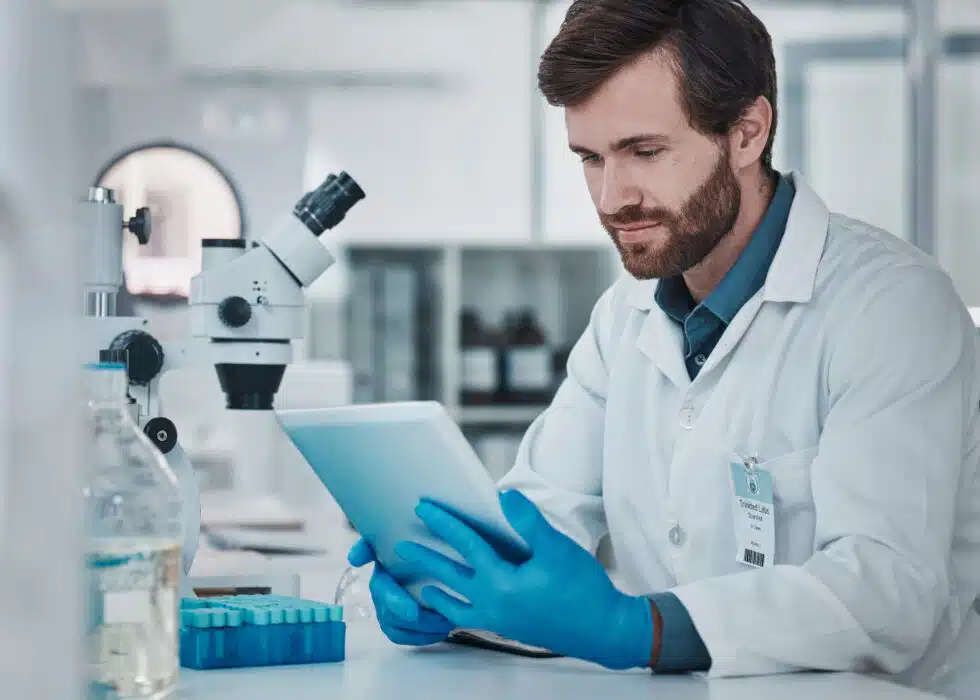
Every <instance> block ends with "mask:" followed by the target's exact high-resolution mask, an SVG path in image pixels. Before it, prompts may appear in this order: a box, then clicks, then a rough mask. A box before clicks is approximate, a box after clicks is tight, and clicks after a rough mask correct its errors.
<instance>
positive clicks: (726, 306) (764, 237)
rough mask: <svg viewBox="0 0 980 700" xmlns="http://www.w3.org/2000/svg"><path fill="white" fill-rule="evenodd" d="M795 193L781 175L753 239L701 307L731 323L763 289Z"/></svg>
mask: <svg viewBox="0 0 980 700" xmlns="http://www.w3.org/2000/svg"><path fill="white" fill-rule="evenodd" d="M795 194H796V193H795V190H794V189H793V183H792V182H790V181H789V179H787V178H786V177H783V176H780V177H779V182H778V184H777V185H776V191H775V192H774V193H773V196H772V201H770V202H769V207H768V208H767V209H766V213H765V215H764V216H763V217H762V221H761V222H759V226H758V228H756V230H755V233H753V234H752V238H750V239H749V242H748V244H747V245H746V246H745V249H744V250H743V251H742V253H741V255H739V256H738V260H736V261H735V264H734V265H733V266H732V269H731V270H729V271H728V273H727V274H726V275H725V276H724V277H722V279H721V282H719V283H718V286H717V287H715V288H714V289H713V290H712V291H711V293H710V294H709V295H708V298H707V299H705V300H704V306H705V307H706V308H707V309H708V310H709V311H711V313H713V314H714V315H715V316H717V317H718V318H719V319H720V320H721V321H723V322H724V323H726V324H728V323H731V322H732V319H734V318H735V314H737V313H738V310H739V309H741V308H742V306H744V305H745V302H747V301H748V300H749V299H751V298H752V297H753V296H754V295H755V293H756V292H758V291H759V290H760V289H762V285H763V284H764V283H765V281H766V275H767V274H768V273H769V266H770V265H771V264H772V260H773V258H775V257H776V251H777V250H779V243H780V241H781V240H782V238H783V232H784V231H785V230H786V221H787V220H788V219H789V212H790V208H791V207H792V206H793V197H794V195H795Z"/></svg>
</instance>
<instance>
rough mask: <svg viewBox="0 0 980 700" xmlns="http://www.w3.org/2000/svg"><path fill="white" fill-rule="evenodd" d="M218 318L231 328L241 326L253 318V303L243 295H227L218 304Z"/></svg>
mask: <svg viewBox="0 0 980 700" xmlns="http://www.w3.org/2000/svg"><path fill="white" fill-rule="evenodd" d="M218 318H220V319H221V322H222V323H223V324H225V325H226V326H228V327H229V328H241V327H242V326H244V325H245V324H246V323H248V322H249V321H250V320H251V319H252V305H251V304H249V303H248V300H247V299H243V298H242V297H226V298H225V299H222V300H221V303H220V304H218Z"/></svg>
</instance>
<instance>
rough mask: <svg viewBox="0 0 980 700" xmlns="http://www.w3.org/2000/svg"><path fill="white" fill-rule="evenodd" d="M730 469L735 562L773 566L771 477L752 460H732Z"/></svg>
mask: <svg viewBox="0 0 980 700" xmlns="http://www.w3.org/2000/svg"><path fill="white" fill-rule="evenodd" d="M730 466H731V472H732V493H733V498H734V502H733V504H732V515H733V516H734V518H735V559H736V561H737V562H738V563H739V564H747V565H748V566H751V567H754V568H757V569H762V568H764V567H767V566H772V558H773V554H774V550H775V548H776V545H775V541H776V533H775V520H774V514H773V511H774V508H773V504H772V475H771V474H770V473H769V472H768V471H766V470H765V469H760V468H759V467H758V466H756V463H755V460H754V459H743V458H741V457H733V458H732V461H731V465H730Z"/></svg>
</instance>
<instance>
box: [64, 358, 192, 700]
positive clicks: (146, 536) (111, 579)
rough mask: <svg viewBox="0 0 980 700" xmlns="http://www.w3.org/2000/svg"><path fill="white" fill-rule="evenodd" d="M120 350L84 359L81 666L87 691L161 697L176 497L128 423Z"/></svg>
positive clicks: (168, 666) (172, 664) (167, 669)
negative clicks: (90, 360)
mask: <svg viewBox="0 0 980 700" xmlns="http://www.w3.org/2000/svg"><path fill="white" fill-rule="evenodd" d="M124 358H125V355H124V354H122V355H120V354H119V353H116V352H115V351H104V352H103V353H102V354H101V355H100V361H99V362H98V363H96V364H91V365H88V366H87V367H86V372H85V379H86V387H85V388H86V391H87V399H88V407H89V411H88V416H87V418H88V429H89V432H88V434H89V436H90V438H89V439H90V445H89V450H90V451H89V457H90V460H89V469H88V473H87V474H86V480H85V491H84V496H85V509H84V513H85V566H86V571H85V580H86V582H87V591H88V611H87V612H88V615H87V626H86V639H85V644H86V649H85V652H86V669H87V673H88V681H89V683H88V688H89V697H90V698H100V699H102V698H105V699H110V698H112V699H114V698H161V697H165V696H167V695H168V694H169V693H170V692H171V691H172V690H174V688H175V687H176V684H177V677H178V671H179V667H180V661H179V648H178V644H179V625H178V611H179V606H180V599H179V586H180V567H181V561H180V546H181V541H182V532H181V500H180V492H179V490H178V487H177V479H176V477H175V476H174V474H173V472H172V471H171V470H170V468H169V466H168V465H167V462H166V460H165V459H164V457H163V455H162V454H161V453H160V451H159V450H157V448H156V447H155V446H154V445H153V443H152V442H151V441H150V440H149V438H147V437H146V435H144V434H143V431H142V430H140V428H139V426H138V425H137V423H136V422H135V420H134V418H133V415H132V409H131V405H130V400H129V397H128V394H127V389H128V378H127V374H126V365H125V361H124Z"/></svg>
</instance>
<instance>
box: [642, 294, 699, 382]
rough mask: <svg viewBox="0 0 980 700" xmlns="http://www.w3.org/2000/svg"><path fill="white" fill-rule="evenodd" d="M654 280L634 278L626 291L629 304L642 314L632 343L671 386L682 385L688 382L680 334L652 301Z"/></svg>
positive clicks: (675, 326) (680, 331) (681, 333)
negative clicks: (631, 285) (641, 319)
mask: <svg viewBox="0 0 980 700" xmlns="http://www.w3.org/2000/svg"><path fill="white" fill-rule="evenodd" d="M656 284H657V283H656V282H654V281H640V282H634V285H635V286H634V288H633V290H632V291H631V293H630V295H629V300H630V304H631V305H632V306H633V307H634V308H636V309H638V310H640V311H645V312H646V316H645V318H644V320H643V325H642V326H641V327H640V331H639V334H638V335H637V337H636V347H637V349H639V351H640V352H641V353H643V354H644V355H645V356H646V357H647V358H648V359H649V360H650V361H651V362H653V364H654V365H656V367H657V368H658V369H659V370H660V371H661V372H662V373H663V374H664V376H666V377H667V379H669V380H670V381H671V382H672V383H673V384H674V386H676V387H679V388H683V387H685V386H688V385H689V384H690V383H691V377H690V375H689V374H688V373H687V366H686V365H685V364H684V334H683V332H682V330H681V328H680V326H679V325H678V324H676V323H675V322H674V321H672V320H671V319H670V318H669V317H668V316H667V314H665V313H664V312H663V310H662V309H661V308H660V307H659V306H657V305H656V304H655V303H654V302H653V298H654V294H655V293H656Z"/></svg>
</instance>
